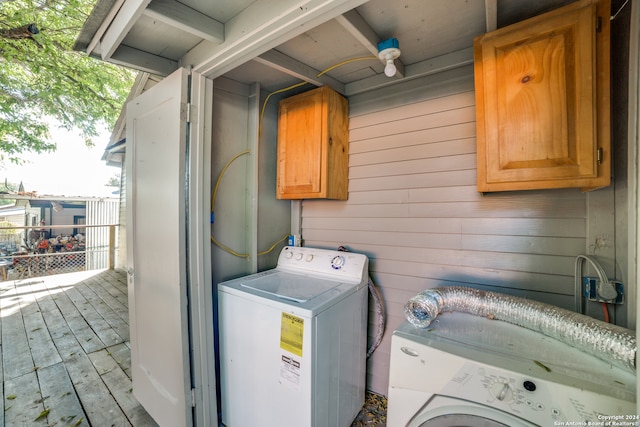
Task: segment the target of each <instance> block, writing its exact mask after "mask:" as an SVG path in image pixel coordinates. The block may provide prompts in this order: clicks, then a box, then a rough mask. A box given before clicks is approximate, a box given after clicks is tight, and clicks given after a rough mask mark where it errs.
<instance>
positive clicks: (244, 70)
mask: <svg viewBox="0 0 640 427" xmlns="http://www.w3.org/2000/svg"><path fill="white" fill-rule="evenodd" d="M571 2H572V0H403V1H398V0H370V1H366V0H360V1H358V0H307V1H299V0H298V1H296V0H278V1H276V0H222V1H211V0H181V1H180V2H178V1H175V0H127V1H123V0H101V1H99V3H98V5H97V7H96V9H95V10H94V13H93V14H92V16H91V17H90V18H89V19H88V20H87V23H86V24H85V26H84V28H83V31H82V33H81V35H80V37H79V38H78V40H77V42H76V46H75V48H76V49H77V50H86V51H87V52H89V53H90V54H91V55H93V56H97V57H100V58H102V59H103V60H106V61H111V62H116V63H120V64H125V65H127V66H130V67H133V68H136V69H139V70H142V71H147V72H150V73H152V74H157V75H167V74H169V73H170V72H171V71H173V70H175V69H176V68H178V67H179V66H183V65H185V63H184V61H186V60H189V59H191V58H193V57H197V52H199V51H204V50H206V49H209V50H215V49H219V50H220V52H222V53H220V55H221V56H219V57H218V59H212V60H211V61H210V63H209V64H208V68H207V69H208V70H220V72H219V73H218V74H216V75H213V77H217V76H219V75H224V76H225V77H228V78H230V79H233V80H237V81H239V82H242V83H248V84H250V83H254V82H259V83H260V84H261V86H262V87H264V88H265V89H267V90H275V89H279V88H282V87H285V86H287V85H290V84H293V83H296V82H299V81H300V80H301V79H306V80H308V81H312V80H314V81H313V83H315V84H329V85H331V86H332V87H334V88H335V89H337V90H338V91H339V92H341V93H344V94H346V95H351V94H355V93H360V92H363V91H367V90H370V89H372V88H374V87H379V86H381V85H386V84H389V82H390V81H396V80H398V79H409V78H416V77H420V76H422V75H425V74H428V73H431V72H435V71H438V70H441V69H447V68H453V67H457V66H461V65H466V64H470V63H472V61H473V53H472V46H473V38H474V37H475V36H478V35H480V34H483V33H485V32H486V31H487V29H488V28H489V29H492V28H495V27H498V28H499V27H503V26H506V25H509V24H511V23H514V22H518V21H520V20H523V19H526V18H528V17H531V16H535V15H538V14H540V13H543V12H545V11H547V10H552V9H555V8H557V7H560V6H562V5H564V4H568V3H571ZM333 3H335V4H338V3H340V4H339V5H338V6H332V8H333V9H331V10H330V11H329V12H322V13H321V12H309V11H308V10H307V9H310V8H312V7H315V8H316V9H318V10H320V9H321V8H323V7H324V8H325V9H326V8H327V7H326V5H327V4H333ZM351 5H356V6H355V7H354V8H351V7H350V6H351ZM341 7H342V8H343V9H345V10H344V12H340V8H341ZM278 8H280V9H278ZM274 9H277V10H276V11H275V12H273V13H274V15H273V16H272V15H270V13H271V12H272V11H273V10H274ZM297 9H300V10H297ZM323 10H324V9H323ZM327 10H328V9H327ZM300 11H302V12H300ZM335 11H338V12H339V14H337V13H336V12H335ZM296 13H298V14H304V13H307V14H309V16H312V17H313V19H311V18H309V19H308V20H307V21H304V22H302V24H300V25H298V26H297V27H292V28H289V27H287V29H286V31H285V29H284V27H283V24H282V21H283V20H286V19H289V20H293V19H294V18H295V17H297V16H298V15H296ZM332 13H333V15H332ZM327 16H329V18H326V17H327ZM262 17H264V19H263V18H262ZM243 25H244V27H243ZM269 25H273V26H274V28H278V30H277V31H278V32H279V33H280V35H279V36H278V37H275V35H272V34H271V33H270V32H269ZM307 26H308V27H309V28H307ZM253 27H255V28H253ZM111 29H116V30H113V31H110V30H111ZM245 31H246V32H250V31H260V34H261V37H262V40H265V41H264V42H261V44H256V46H257V47H253V48H252V50H247V52H248V53H246V54H243V55H244V56H241V55H238V58H237V59H234V61H230V62H229V64H226V65H225V66H223V65H222V64H221V62H223V61H224V60H225V59H224V58H225V57H227V56H229V55H230V54H234V55H235V54H236V53H237V52H236V50H234V48H235V45H234V44H233V43H237V46H239V47H238V50H240V48H241V47H242V45H241V44H240V41H238V42H236V40H242V34H243V32H245ZM275 32H276V30H274V31H273V33H274V34H275ZM114 34H115V35H117V37H118V38H117V39H114V37H116V36H114ZM237 34H240V36H238V35H237ZM282 34H285V35H282ZM286 34H293V35H292V36H290V37H289V36H287V35H286ZM391 37H395V38H397V39H398V41H399V46H400V50H401V55H400V58H399V60H398V63H397V65H398V67H399V68H398V69H399V70H400V74H398V75H396V77H394V78H392V80H390V79H389V78H387V77H386V76H384V74H383V68H384V66H383V64H382V62H381V61H380V60H379V59H376V58H375V56H374V55H375V54H376V53H377V49H376V44H377V43H378V42H379V41H382V40H385V39H387V38H391ZM205 48H206V49H205ZM194 52H196V53H194ZM362 57H365V58H366V57H368V59H362V60H357V61H354V62H349V63H346V64H344V65H341V66H339V67H336V68H335V69H333V70H331V71H329V72H327V73H326V74H325V75H324V76H322V77H319V78H318V77H317V74H318V73H319V72H321V71H324V70H326V69H327V68H329V67H331V66H334V65H336V64H340V63H342V62H344V61H349V60H352V59H354V58H362ZM252 58H254V59H252ZM216 61H218V62H216ZM211 73H212V74H214V73H213V71H211Z"/></svg>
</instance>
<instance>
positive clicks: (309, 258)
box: [304, 254, 313, 262]
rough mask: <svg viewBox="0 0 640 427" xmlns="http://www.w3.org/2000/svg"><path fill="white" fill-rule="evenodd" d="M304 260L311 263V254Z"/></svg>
mask: <svg viewBox="0 0 640 427" xmlns="http://www.w3.org/2000/svg"><path fill="white" fill-rule="evenodd" d="M304 260H305V261H307V262H311V261H313V254H309V255H307V257H306V258H305V259H304Z"/></svg>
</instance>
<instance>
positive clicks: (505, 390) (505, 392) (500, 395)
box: [490, 381, 513, 402]
mask: <svg viewBox="0 0 640 427" xmlns="http://www.w3.org/2000/svg"><path fill="white" fill-rule="evenodd" d="M490 390H491V394H492V395H493V397H495V398H496V399H498V400H499V401H501V402H503V401H505V400H506V401H509V400H511V396H512V395H513V391H512V390H511V387H509V384H507V383H503V382H499V381H498V382H495V383H493V384H491V389H490Z"/></svg>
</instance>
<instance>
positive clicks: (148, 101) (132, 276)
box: [126, 69, 192, 427]
mask: <svg viewBox="0 0 640 427" xmlns="http://www.w3.org/2000/svg"><path fill="white" fill-rule="evenodd" d="M187 79H188V72H187V71H186V70H184V69H180V70H178V71H176V72H175V73H173V74H172V75H170V76H169V77H167V78H165V79H164V80H162V81H161V82H160V83H158V84H157V85H156V86H154V87H153V88H151V89H150V90H148V91H147V92H145V93H143V94H142V95H140V96H138V97H137V98H135V99H134V100H133V101H131V102H130V103H129V104H128V105H127V152H126V168H127V170H126V178H127V192H126V203H127V206H126V207H127V239H128V241H127V251H128V252H127V267H128V289H129V317H130V319H129V321H130V329H131V370H132V376H133V393H134V395H135V397H136V398H137V399H138V400H139V401H140V403H141V404H142V406H144V408H145V409H146V410H147V411H148V412H149V414H151V416H152V417H153V418H154V419H155V420H156V422H157V423H158V424H160V425H161V426H172V427H173V426H188V425H191V424H192V411H191V406H192V405H191V373H190V362H189V335H188V332H189V331H188V321H187V319H188V312H187V310H188V304H187V303H188V299H187V273H186V271H187V261H186V235H187V231H186V225H185V224H186V220H185V216H186V206H185V200H186V196H185V194H186V190H187V189H186V180H185V156H186V154H185V153H186V135H187V127H186V126H187V124H186V117H185V116H186V115H185V111H186V105H187ZM187 396H189V397H188V398H187Z"/></svg>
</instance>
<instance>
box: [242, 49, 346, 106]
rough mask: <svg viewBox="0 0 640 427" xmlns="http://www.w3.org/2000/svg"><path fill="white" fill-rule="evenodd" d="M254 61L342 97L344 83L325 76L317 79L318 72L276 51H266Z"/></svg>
mask: <svg viewBox="0 0 640 427" xmlns="http://www.w3.org/2000/svg"><path fill="white" fill-rule="evenodd" d="M254 60H255V61H256V62H259V63H261V64H263V65H266V66H268V67H270V68H273V69H275V70H278V71H281V72H283V73H285V74H288V75H290V76H292V77H295V78H298V79H300V80H303V81H306V82H308V83H311V84H313V85H316V86H330V87H331V88H332V89H334V90H335V91H336V92H338V93H341V94H343V95H344V90H345V88H344V83H342V82H340V81H338V80H336V79H334V78H333V77H330V76H328V75H326V74H324V75H322V76H320V77H318V74H319V73H320V71H318V70H316V69H314V68H312V67H309V66H308V65H306V64H304V63H302V62H300V61H297V60H295V59H293V58H291V57H290V56H287V55H285V54H284V53H282V52H279V51H277V50H274V49H272V50H270V51H267V52H265V53H263V54H262V55H260V56H257V57H256V58H255V59H254Z"/></svg>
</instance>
